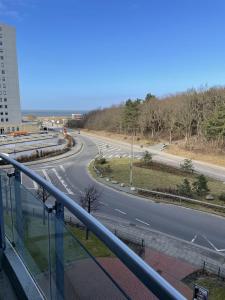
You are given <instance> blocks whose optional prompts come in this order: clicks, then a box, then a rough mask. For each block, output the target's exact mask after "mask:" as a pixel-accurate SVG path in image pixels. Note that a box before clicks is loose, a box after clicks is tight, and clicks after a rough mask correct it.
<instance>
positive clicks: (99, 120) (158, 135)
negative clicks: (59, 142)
mask: <svg viewBox="0 0 225 300" xmlns="http://www.w3.org/2000/svg"><path fill="white" fill-rule="evenodd" d="M224 123H225V88H223V87H221V88H210V89H206V88H205V89H204V88H202V89H199V90H194V89H192V90H189V91H187V92H184V93H179V94H175V95H170V96H167V97H164V98H162V99H161V98H157V97H155V96H154V95H152V94H147V95H146V97H145V99H128V100H127V101H125V102H124V103H122V104H121V105H118V106H113V107H110V108H104V109H97V110H94V111H91V112H89V113H88V114H86V115H85V117H84V119H83V120H82V121H75V120H70V121H69V122H68V126H69V127H71V128H78V127H79V128H85V129H87V130H95V131H101V130H104V131H105V132H109V133H111V134H112V135H113V134H115V135H117V134H119V135H122V136H123V138H124V139H129V138H130V136H131V135H134V136H135V142H137V143H139V142H140V145H142V144H143V145H146V144H147V143H149V144H152V143H154V142H159V141H163V142H164V141H166V142H168V143H169V144H170V145H171V144H172V147H168V150H167V151H170V148H171V151H172V152H173V153H175V154H178V155H182V154H183V153H184V152H185V153H186V155H184V156H185V157H189V156H190V158H193V157H194V154H196V155H198V156H197V157H196V159H201V156H200V155H201V154H204V156H203V160H206V161H210V162H212V163H219V164H220V163H221V162H222V163H223V165H225V159H224V153H225V139H224V138H225V129H224ZM179 151H181V153H179ZM188 154H189V156H188ZM215 155H217V156H216V157H215Z"/></svg>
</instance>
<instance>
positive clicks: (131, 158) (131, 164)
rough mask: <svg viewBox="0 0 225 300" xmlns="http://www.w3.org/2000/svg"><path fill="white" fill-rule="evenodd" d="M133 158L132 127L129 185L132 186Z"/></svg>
mask: <svg viewBox="0 0 225 300" xmlns="http://www.w3.org/2000/svg"><path fill="white" fill-rule="evenodd" d="M133 160H134V130H133V129H132V137H131V148H130V186H131V187H132V186H133Z"/></svg>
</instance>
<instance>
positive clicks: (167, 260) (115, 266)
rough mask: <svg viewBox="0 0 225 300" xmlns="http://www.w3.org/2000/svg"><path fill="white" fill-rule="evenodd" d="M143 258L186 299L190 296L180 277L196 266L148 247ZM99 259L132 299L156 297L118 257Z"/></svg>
mask: <svg viewBox="0 0 225 300" xmlns="http://www.w3.org/2000/svg"><path fill="white" fill-rule="evenodd" d="M144 260H145V261H146V262H147V263H148V264H149V265H150V266H151V267H153V269H155V270H156V271H157V272H158V273H159V274H160V275H161V276H162V277H164V278H165V279H166V280H167V281H168V282H169V283H170V284H171V285H172V286H174V287H175V288H176V289H177V290H178V291H180V292H181V293H182V294H183V295H184V296H185V297H186V298H187V299H191V298H192V290H191V289H190V288H189V287H188V286H187V285H185V284H184V283H183V282H182V279H183V278H185V277H186V276H187V275H189V274H191V273H193V272H194V271H196V270H197V269H198V268H197V267H194V266H192V265H191V264H189V263H186V262H183V261H181V260H179V259H176V258H174V257H171V256H168V255H165V254H163V253H161V252H158V251H154V250H152V249H149V248H147V249H146V250H145V256H144ZM99 261H100V263H101V264H102V265H103V267H104V268H105V269H106V270H107V271H108V272H109V274H111V275H112V277H113V278H114V279H116V280H117V282H118V284H119V285H120V286H121V287H122V288H123V290H124V291H125V292H126V293H127V294H128V296H130V297H131V298H132V299H137V300H139V299H146V300H147V299H149V300H152V299H157V298H156V297H155V296H154V295H153V294H151V293H149V291H148V290H147V289H146V287H145V286H143V285H142V284H141V283H140V282H139V281H138V280H137V278H136V277H135V276H134V275H133V274H132V273H131V272H130V271H129V270H128V269H127V268H126V267H125V266H124V265H123V264H122V263H121V262H120V260H119V259H117V258H101V259H99Z"/></svg>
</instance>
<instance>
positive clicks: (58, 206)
mask: <svg viewBox="0 0 225 300" xmlns="http://www.w3.org/2000/svg"><path fill="white" fill-rule="evenodd" d="M55 262H56V274H55V275H56V280H55V281H56V299H57V300H62V299H64V206H63V204H62V203H61V202H59V201H56V202H55Z"/></svg>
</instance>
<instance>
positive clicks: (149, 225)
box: [135, 218, 150, 226]
mask: <svg viewBox="0 0 225 300" xmlns="http://www.w3.org/2000/svg"><path fill="white" fill-rule="evenodd" d="M135 220H136V221H138V222H140V223H142V224H145V225H147V226H150V224H148V223H147V222H144V221H142V220H140V219H137V218H136V219H135Z"/></svg>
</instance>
